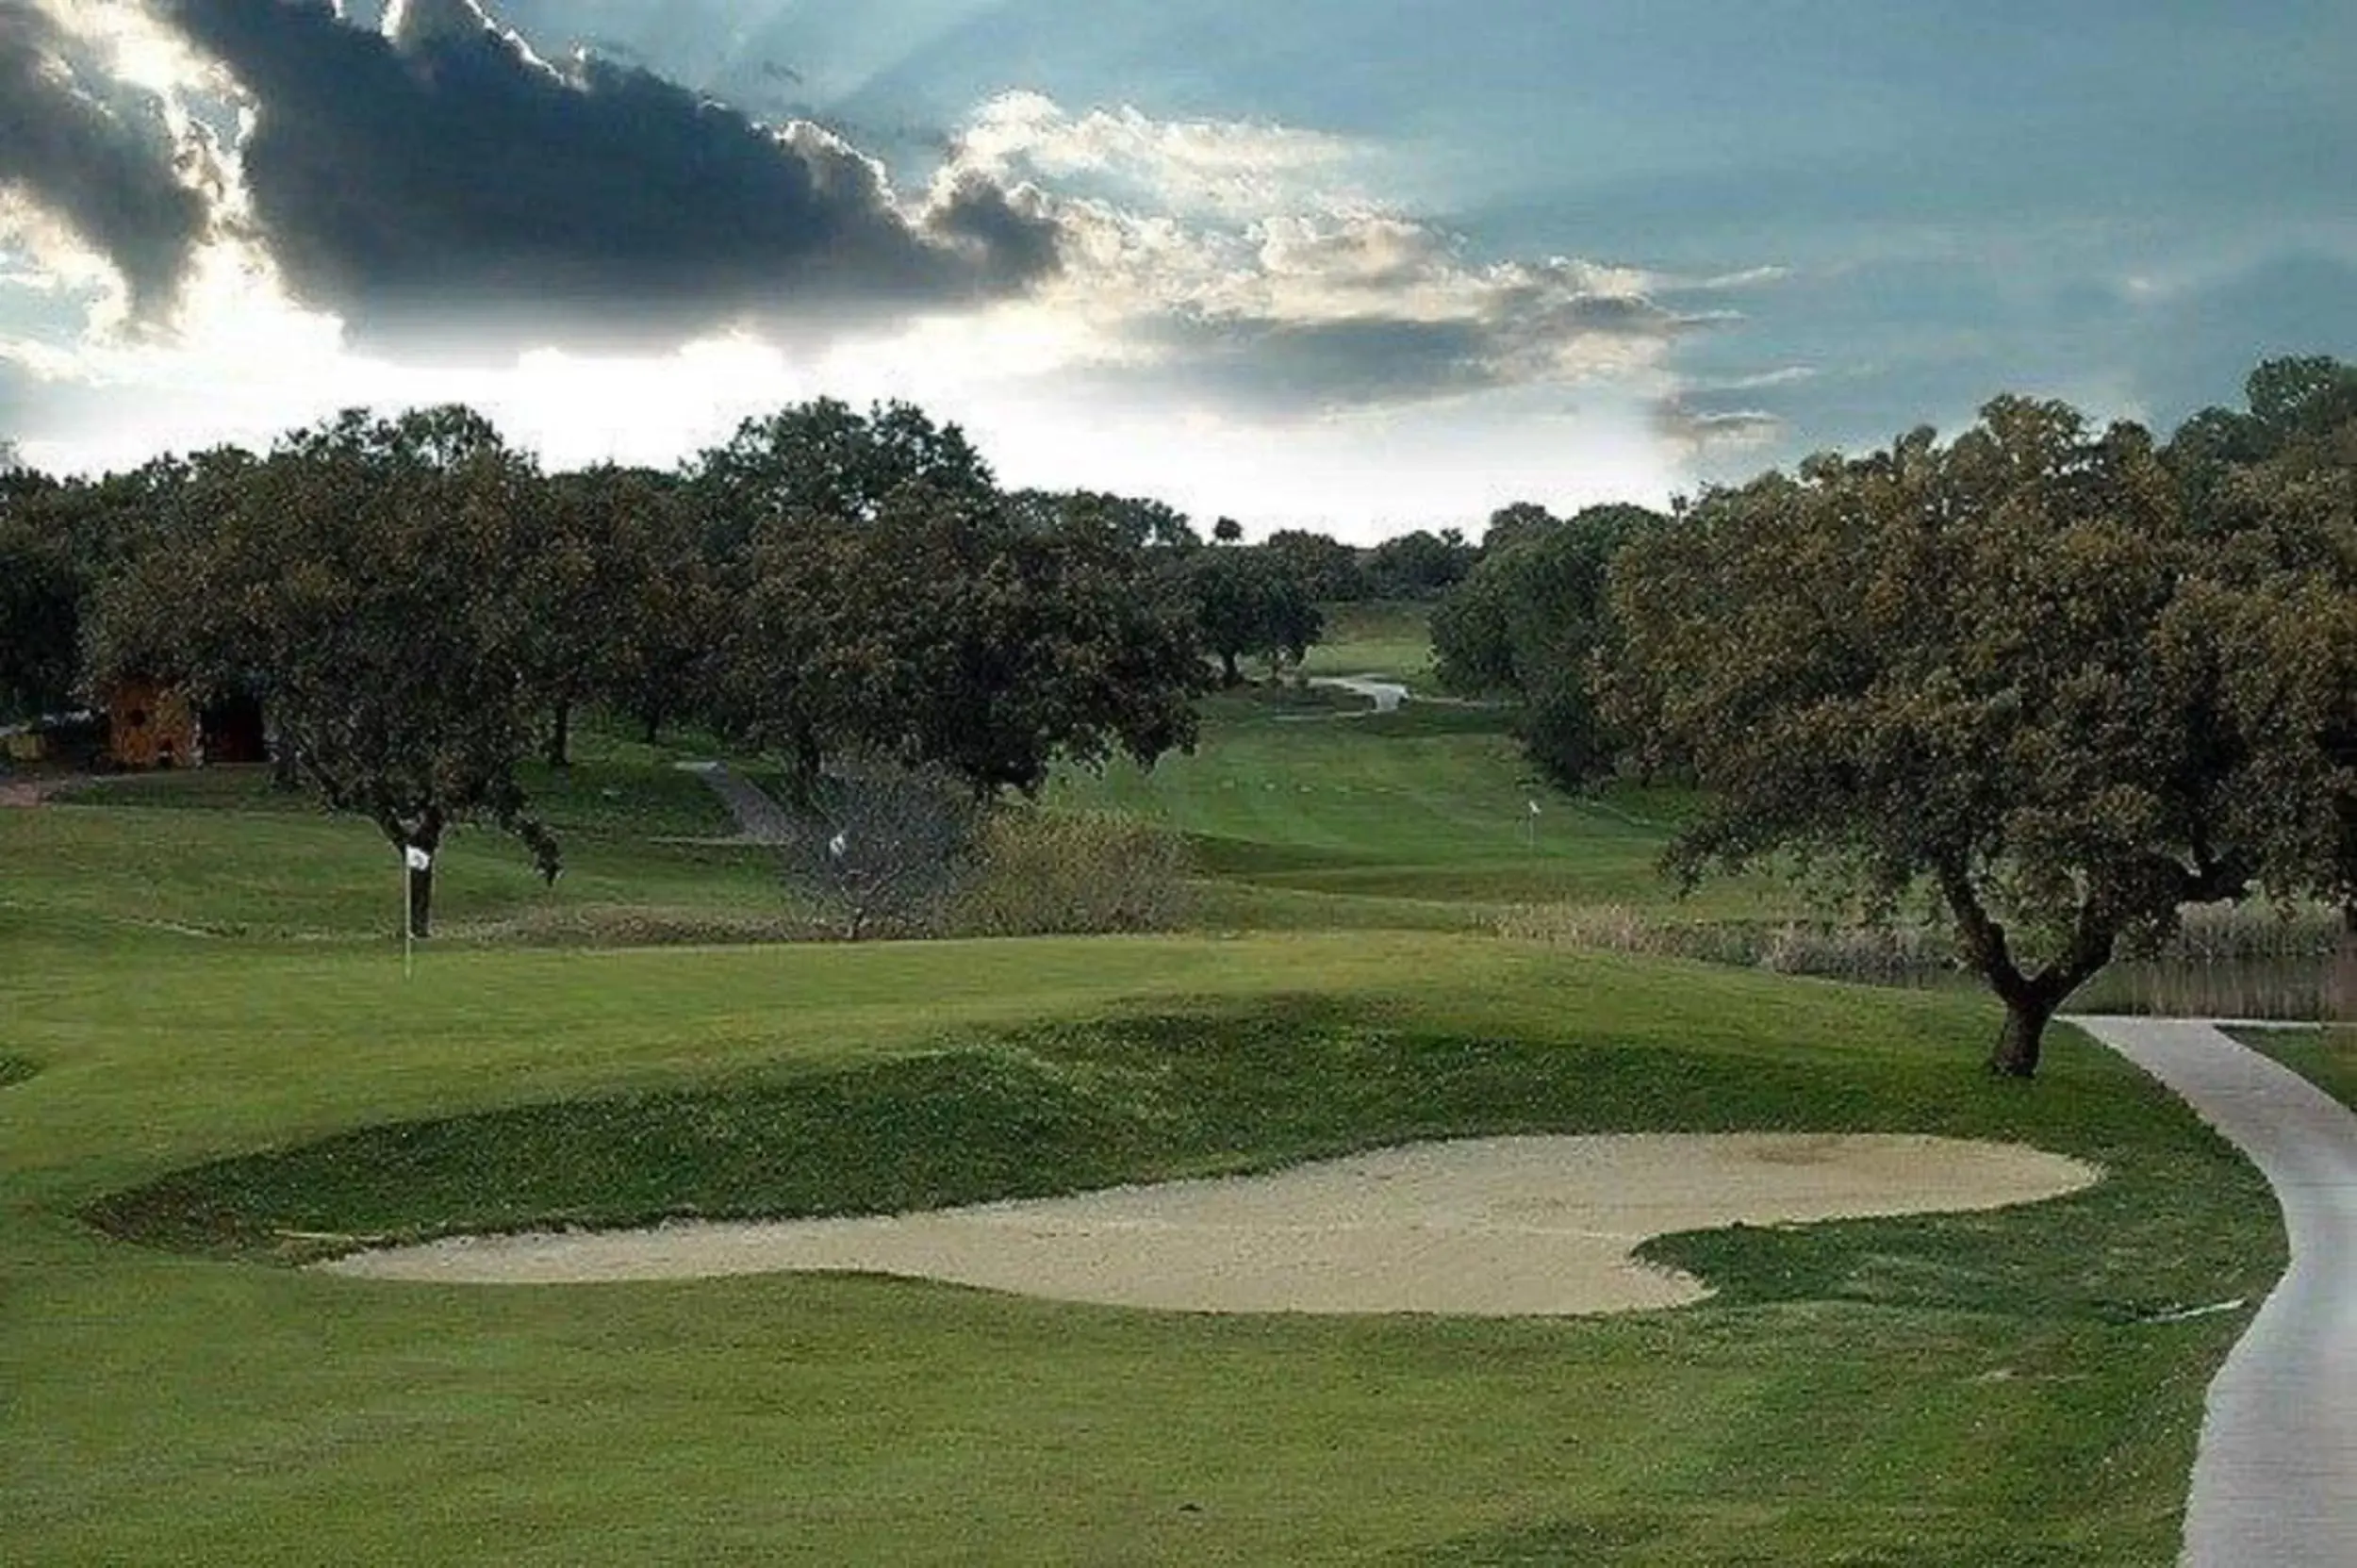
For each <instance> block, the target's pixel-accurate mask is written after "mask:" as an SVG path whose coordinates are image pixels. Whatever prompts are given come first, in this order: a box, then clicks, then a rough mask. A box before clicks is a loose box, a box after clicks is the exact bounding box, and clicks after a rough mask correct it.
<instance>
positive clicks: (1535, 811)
mask: <svg viewBox="0 0 2357 1568" xmlns="http://www.w3.org/2000/svg"><path fill="white" fill-rule="evenodd" d="M1525 804H1526V805H1528V806H1529V807H1530V815H1531V816H1533V817H1536V816H1538V815H1539V802H1538V801H1525Z"/></svg>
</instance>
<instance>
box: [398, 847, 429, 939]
mask: <svg viewBox="0 0 2357 1568" xmlns="http://www.w3.org/2000/svg"><path fill="white" fill-rule="evenodd" d="M404 864H405V863H404ZM409 934H410V935H412V936H414V937H416V938H417V939H418V940H419V941H420V942H422V941H424V940H425V939H426V938H427V937H428V936H431V935H433V934H434V867H431V866H428V867H426V868H425V869H424V870H422V871H418V870H412V871H410V873H409Z"/></svg>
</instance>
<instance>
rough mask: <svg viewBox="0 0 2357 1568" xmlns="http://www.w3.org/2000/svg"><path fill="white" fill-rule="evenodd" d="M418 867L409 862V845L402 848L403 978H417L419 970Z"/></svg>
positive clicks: (406, 979)
mask: <svg viewBox="0 0 2357 1568" xmlns="http://www.w3.org/2000/svg"><path fill="white" fill-rule="evenodd" d="M417 881H418V868H417V867H414V866H412V865H410V864H409V847H408V846H407V845H405V844H404V845H403V846H402V850H401V978H402V979H403V980H404V981H409V980H414V979H416V978H417V971H418V905H417V901H416V893H417Z"/></svg>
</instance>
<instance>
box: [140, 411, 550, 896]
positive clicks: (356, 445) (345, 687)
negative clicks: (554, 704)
mask: <svg viewBox="0 0 2357 1568" xmlns="http://www.w3.org/2000/svg"><path fill="white" fill-rule="evenodd" d="M191 485H192V488H193V489H194V490H195V492H196V493H197V494H198V495H199V496H201V497H202V499H203V503H204V504H203V505H202V506H201V507H200V508H198V509H197V510H196V512H195V514H194V515H195V516H196V517H197V518H198V519H199V520H198V521H197V522H195V523H194V524H192V525H190V526H188V527H184V528H181V529H178V530H175V531H174V532H173V533H172V534H171V535H170V536H166V537H163V538H161V539H159V540H158V541H157V542H156V543H155V544H154V545H153V546H152V547H151V548H150V549H148V550H147V551H146V552H145V553H143V554H142V555H141V556H140V558H139V561H138V563H137V565H136V567H135V568H134V569H132V570H130V571H129V572H127V573H126V574H125V575H124V576H123V577H122V578H120V579H118V580H117V581H115V582H114V583H113V584H111V585H110V586H109V587H108V588H107V592H106V596H105V609H104V616H105V619H106V622H107V625H106V628H105V630H104V632H103V634H102V636H101V639H100V643H101V655H100V666H101V671H102V673H104V674H115V675H140V676H144V677H149V678H167V679H170V680H172V681H175V682H179V683H183V684H185V685H187V686H189V687H190V688H191V689H193V690H194V691H196V692H198V693H200V694H204V693H208V692H215V691H221V690H225V689H235V688H243V689H246V690H249V691H252V692H254V693H255V694H256V695H258V696H260V697H261V699H262V700H263V701H264V703H265V704H266V706H267V708H268V711H269V713H270V716H271V721H272V724H273V725H274V726H275V727H276V729H277V732H278V734H279V736H280V740H281V744H282V745H284V746H286V747H287V748H288V749H289V751H290V752H291V755H292V757H293V760H294V762H295V764H296V766H297V767H298V769H299V771H300V773H301V775H302V777H303V778H304V779H305V781H307V782H308V783H309V784H311V786H312V787H313V788H315V789H316V790H317V791H318V792H319V794H320V795H321V798H322V799H323V800H324V801H326V803H327V804H328V805H329V806H330V807H331V808H332V809H334V810H338V811H346V812H353V813H355V814H357V815H360V816H363V817H367V818H368V819H369V820H370V821H371V822H373V823H375V824H376V826H377V827H378V829H379V830H380V831H381V832H382V833H383V834H385V837H386V839H387V842H389V843H390V844H392V845H393V846H394V847H395V848H397V849H399V850H403V851H404V853H406V852H407V851H409V850H417V851H420V852H421V853H422V854H424V855H425V856H426V857H428V858H429V860H430V857H431V856H432V855H433V854H434V853H435V852H436V851H437V850H439V849H440V847H441V843H442V838H443V835H444V834H445V833H446V832H447V831H448V830H449V829H450V828H451V827H452V826H453V825H455V824H457V823H460V822H465V821H477V820H479V821H488V822H493V823H496V824H497V825H498V826H499V827H501V828H503V829H504V830H506V831H507V832H509V833H512V834H516V835H517V836H518V837H519V838H521V839H522V840H523V841H524V843H525V844H526V845H527V846H528V847H529V848H530V849H531V850H532V853H533V856H534V859H535V861H536V863H537V865H538V866H539V867H540V869H541V871H542V872H543V873H544V874H545V875H547V876H550V877H554V876H555V875H556V873H557V870H558V867H559V864H560V861H559V854H558V849H557V845H556V841H555V840H554V839H553V838H552V836H551V835H550V834H548V832H547V831H546V830H545V829H544V828H543V827H542V826H541V825H540V823H539V822H538V820H537V819H536V818H535V817H533V816H532V815H531V813H530V812H529V810H528V804H527V801H526V799H525V794H524V790H523V788H522V786H521V784H519V782H518V779H517V766H518V764H519V761H520V760H521V759H522V758H523V757H524V756H525V755H527V754H528V752H529V751H530V748H531V746H532V739H533V733H534V728H535V723H536V718H537V714H538V709H539V706H540V701H539V700H540V697H541V692H540V689H539V688H538V687H537V686H536V685H535V684H534V680H533V675H534V671H535V668H536V660H537V659H538V657H539V654H538V650H537V648H536V639H537V637H538V636H539V634H540V632H541V630H542V629H541V628H540V627H539V625H538V624H537V623H536V619H535V617H534V616H533V614H532V612H531V605H530V603H529V601H528V600H527V598H526V597H525V596H524V595H523V594H522V593H521V592H519V589H518V587H517V586H516V584H517V565H518V562H519V559H521V558H522V556H523V553H524V552H525V549H526V547H527V546H528V544H529V542H530V539H531V535H530V532H529V530H530V527H531V523H532V520H533V518H534V516H535V509H536V504H537V488H538V475H537V474H536V471H535V470H534V468H533V466H532V464H531V463H530V462H529V461H527V460H526V459H524V458H523V457H521V456H519V454H516V453H514V452H512V451H510V450H509V449H508V448H507V446H506V445H505V443H503V441H502V440H501V439H500V437H499V435H498V433H497V432H496V431H494V430H493V429H492V428H491V427H490V426H489V425H488V424H487V423H486V422H485V421H483V420H482V419H481V418H480V417H479V416H477V415H475V414H473V413H471V412H470V411H468V410H466V409H463V408H438V409H428V410H421V411H418V412H414V413H409V414H404V415H403V416H401V417H399V418H397V419H390V420H386V419H377V418H374V417H371V416H369V415H367V414H364V413H360V412H357V411H354V412H351V413H347V414H345V415H343V416H341V417H339V418H338V419H336V420H333V421H328V422H326V423H324V424H321V425H319V426H317V427H314V428H312V429H310V430H306V431H303V432H300V433H297V434H295V435H293V436H290V437H288V438H287V439H286V440H285V441H283V442H282V443H281V444H280V445H279V447H278V448H277V449H276V450H275V451H274V452H272V454H270V456H269V457H267V458H266V459H262V460H260V461H258V462H255V461H253V460H249V459H245V458H244V457H243V456H242V454H217V455H215V456H214V457H211V458H208V459H207V460H206V461H205V462H204V463H203V464H201V465H200V466H199V468H198V470H197V471H196V477H195V478H194V479H193V480H192V482H191ZM432 889H433V880H432V874H431V871H430V870H429V871H427V872H425V873H424V874H422V875H420V876H419V877H417V878H415V879H414V880H413V883H412V910H411V914H412V920H413V922H414V924H415V925H416V927H417V928H418V929H419V930H420V933H421V934H422V933H424V932H426V931H428V930H430V927H431V914H432Z"/></svg>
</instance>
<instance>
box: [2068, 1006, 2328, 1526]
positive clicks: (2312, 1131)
mask: <svg viewBox="0 0 2357 1568" xmlns="http://www.w3.org/2000/svg"><path fill="white" fill-rule="evenodd" d="M2071 1021H2072V1022H2074V1023H2076V1024H2078V1026H2079V1027H2080V1028H2082V1029H2084V1030H2085V1031H2086V1032H2088V1033H2090V1034H2092V1035H2094V1036H2095V1037H2096V1038H2097V1039H2099V1040H2101V1041H2102V1042H2103V1043H2104V1044H2105V1045H2107V1046H2110V1047H2112V1048H2114V1049H2116V1050H2118V1051H2119V1052H2120V1053H2121V1054H2122V1055H2124V1056H2126V1057H2127V1058H2128V1059H2129V1060H2130V1061H2132V1062H2134V1063H2135V1064H2136V1065H2138V1066H2140V1067H2142V1068H2144V1069H2145V1071H2147V1072H2149V1073H2151V1075H2152V1076H2153V1077H2155V1078H2157V1079H2159V1080H2160V1081H2162V1082H2163V1083H2166V1084H2167V1085H2168V1086H2169V1087H2170V1088H2171V1089H2173V1090H2175V1091H2176V1092H2177V1093H2178V1094H2180V1095H2182V1096H2183V1097H2184V1098H2185V1100H2186V1102H2187V1103H2188V1104H2190V1105H2191V1106H2192V1107H2193V1108H2194V1109H2195V1110H2196V1111H2197V1112H2199V1113H2200V1114H2201V1116H2202V1118H2203V1119H2204V1120H2205V1121H2207V1122H2209V1123H2210V1124H2211V1125H2212V1126H2214V1127H2216V1128H2217V1130H2218V1131H2219V1132H2221V1133H2223V1134H2224V1135H2225V1136H2226V1137H2227V1138H2228V1139H2230V1140H2231V1141H2232V1142H2233V1143H2234V1144H2235V1145H2236V1146H2237V1147H2240V1148H2241V1149H2242V1150H2243V1152H2244V1153H2246V1154H2248V1155H2249V1156H2250V1160H2251V1163H2252V1164H2255V1165H2257V1166H2258V1167H2259V1169H2260V1171H2261V1172H2262V1173H2263V1174H2264V1175H2265V1176H2266V1179H2267V1181H2268V1183H2269V1184H2270V1185H2272V1186H2273V1187H2274V1189H2275V1194H2276V1197H2277V1199H2278V1201H2280V1202H2281V1203H2282V1204H2283V1220H2284V1225H2285V1228H2286V1229H2287V1230H2289V1231H2290V1234H2291V1267H2290V1268H2289V1269H2288V1270H2287V1271H2286V1272H2285V1273H2284V1275H2283V1281H2282V1282H2281V1283H2280V1284H2278V1285H2277V1286H2276V1287H2275V1292H2274V1294H2273V1295H2271V1296H2268V1297H2267V1299H2266V1305H2265V1306H2263V1307H2262V1308H2261V1309H2260V1310H2259V1314H2258V1316H2257V1317H2255V1318H2254V1319H2252V1321H2251V1324H2250V1329H2249V1331H2247V1332H2246V1333H2245V1334H2244V1335H2243V1337H2242V1340H2241V1342H2240V1343H2239V1344H2237V1345H2235V1346H2234V1349H2233V1354H2232V1355H2230V1356H2229V1357H2228V1358H2227V1361H2226V1365H2225V1366H2224V1367H2223V1368H2222V1369H2221V1370H2220V1371H2219V1373H2218V1375H2217V1380H2216V1381H2215V1382H2213V1383H2212V1384H2211V1385H2210V1398H2209V1411H2208V1414H2207V1415H2206V1416H2205V1417H2204V1418H2203V1420H2202V1423H2201V1443H2200V1452H2199V1453H2198V1455H2197V1456H2196V1458H2195V1460H2194V1466H2193V1494H2192V1497H2191V1499H2190V1501H2189V1502H2188V1503H2187V1505H2186V1511H2185V1551H2184V1558H2183V1559H2182V1560H2183V1562H2184V1564H2185V1565H2186V1568H2350V1565H2351V1564H2357V1114H2352V1113H2351V1112H2350V1111H2349V1108H2348V1107H2346V1106H2344V1105H2342V1104H2341V1103H2340V1102H2339V1101H2337V1100H2335V1099H2333V1098H2332V1097H2331V1096H2329V1095H2327V1094H2326V1093H2324V1091H2323V1090H2321V1089H2318V1088H2316V1086H2315V1085H2314V1084H2312V1083H2310V1082H2309V1081H2307V1080H2306V1079H2303V1078H2301V1077H2300V1076H2299V1074H2298V1073H2295V1072H2293V1071H2292V1070H2291V1069H2290V1068H2288V1067H2285V1066H2283V1065H2280V1064H2278V1063H2276V1062H2273V1061H2270V1060H2269V1059H2268V1058H2266V1056H2264V1055H2262V1054H2260V1053H2259V1052H2257V1051H2255V1050H2252V1049H2250V1048H2249V1047H2248V1046H2244V1045H2240V1044H2238V1043H2236V1042H2235V1041H2233V1040H2232V1039H2230V1038H2228V1037H2227V1035H2225V1034H2224V1033H2223V1032H2220V1031H2219V1030H2218V1029H2217V1027H2216V1026H2215V1025H2213V1024H2209V1023H2202V1022H2194V1021H2188V1020H2181V1019H2167V1018H2076V1019H2073V1020H2071Z"/></svg>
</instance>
